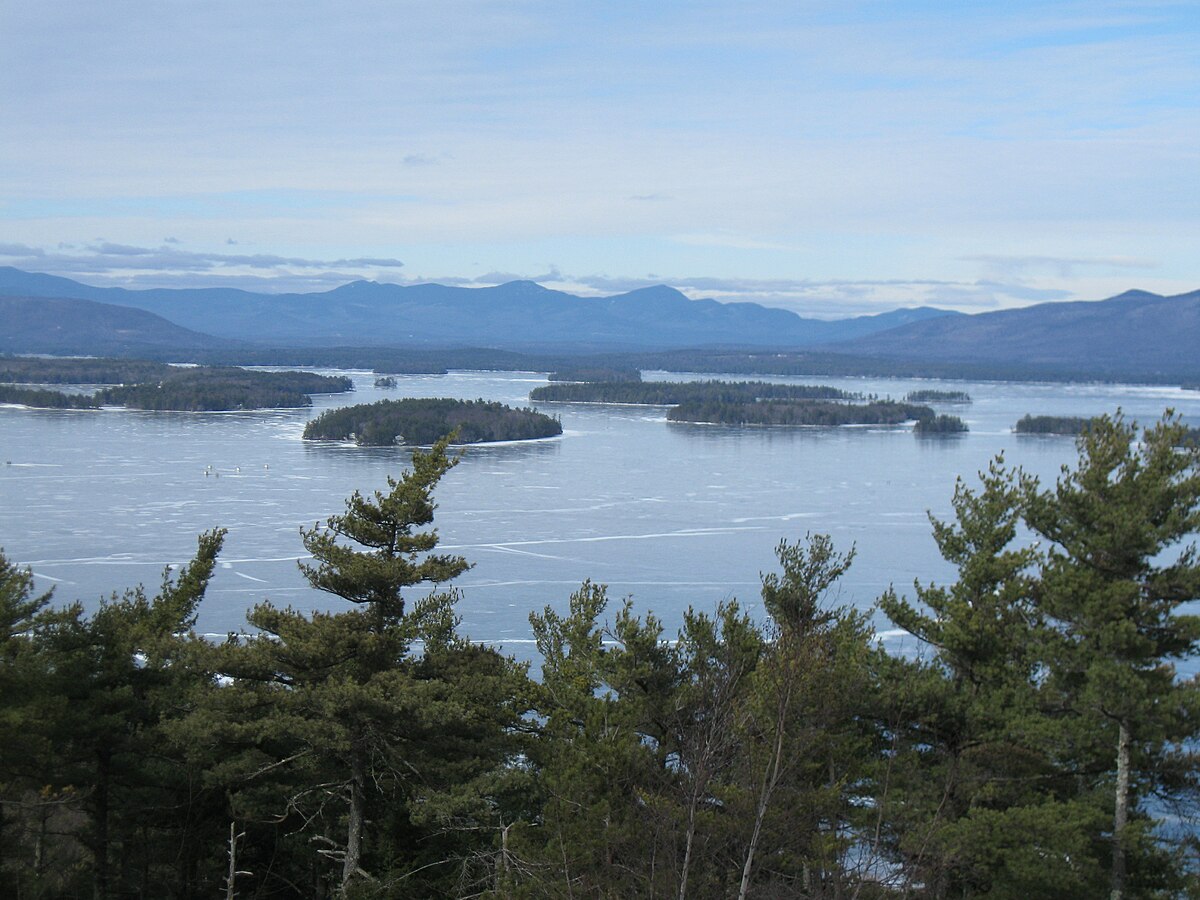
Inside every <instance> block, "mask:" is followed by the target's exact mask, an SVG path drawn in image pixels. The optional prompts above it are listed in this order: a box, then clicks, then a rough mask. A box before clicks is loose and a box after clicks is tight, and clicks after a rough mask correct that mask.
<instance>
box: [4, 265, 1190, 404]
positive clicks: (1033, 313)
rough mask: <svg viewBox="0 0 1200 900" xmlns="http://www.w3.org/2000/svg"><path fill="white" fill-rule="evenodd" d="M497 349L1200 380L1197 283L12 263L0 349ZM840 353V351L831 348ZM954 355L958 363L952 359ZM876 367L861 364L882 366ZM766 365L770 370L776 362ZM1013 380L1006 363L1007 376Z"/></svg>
mask: <svg viewBox="0 0 1200 900" xmlns="http://www.w3.org/2000/svg"><path fill="white" fill-rule="evenodd" d="M330 347H357V348H372V347H378V348H384V347H387V348H417V349H421V348H423V349H427V350H432V349H443V348H453V347H459V348H463V347H476V348H494V349H500V350H505V351H523V352H526V353H557V354H583V353H592V354H598V353H622V352H623V353H626V354H629V353H633V354H639V353H641V354H644V353H651V352H656V351H672V350H680V349H683V348H707V349H709V350H712V351H714V352H715V351H716V350H718V349H721V350H726V351H730V350H735V351H736V350H743V351H747V352H757V353H761V352H762V351H763V350H771V351H778V352H780V353H788V352H799V353H801V354H802V355H807V356H808V357H809V358H810V359H815V358H816V357H817V356H820V357H830V355H831V354H834V355H837V358H838V359H839V360H842V361H843V362H842V363H839V365H838V367H837V370H838V371H845V370H846V366H845V364H844V361H845V360H847V359H857V360H876V361H897V362H898V363H903V364H905V365H904V366H902V368H905V369H907V370H909V371H913V367H912V366H908V365H907V364H908V363H919V364H922V365H926V366H927V367H928V368H929V370H930V371H931V372H934V371H936V372H937V373H939V374H944V373H946V372H947V371H951V370H953V369H955V368H956V367H957V369H958V370H959V371H961V372H962V373H963V374H964V375H971V374H975V375H979V376H981V377H983V376H982V373H986V372H1004V373H1006V374H1007V377H1018V376H1019V375H1024V376H1027V377H1048V378H1056V377H1067V378H1071V377H1078V378H1113V379H1118V378H1123V379H1137V380H1145V381H1163V382H1175V383H1179V382H1197V381H1200V350H1198V349H1197V348H1200V291H1194V292H1191V293H1187V294H1180V295H1177V296H1173V297H1163V296H1160V295H1157V294H1151V293H1147V292H1145V291H1129V292H1127V293H1124V294H1121V295H1120V296H1118V297H1113V298H1111V299H1109V300H1101V301H1094V302H1077V303H1043V304H1039V305H1037V306H1030V307H1026V308H1024V309H1016V310H1005V311H1001V312H990V313H979V314H977V315H963V314H961V313H950V312H946V311H944V310H937V309H930V308H927V307H922V308H918V309H901V310H896V311H894V312H889V313H884V314H882V315H876V316H860V317H857V318H850V319H841V320H837V321H822V320H817V319H806V318H804V317H802V316H798V315H796V314H795V313H792V312H789V311H787V310H782V309H772V308H768V307H764V306H760V305H758V304H754V303H719V302H717V301H715V300H691V299H689V298H687V297H686V296H685V295H683V294H682V293H680V292H679V291H677V290H675V289H673V288H670V287H666V286H663V285H659V286H657V287H649V288H643V289H640V290H636V291H630V292H628V293H625V294H618V295H616V296H612V297H578V296H575V295H573V294H568V293H564V292H562V291H553V290H549V289H547V288H544V287H542V286H540V285H538V284H535V283H533V282H530V281H514V282H510V283H508V284H502V285H499V286H496V287H488V288H462V287H449V286H446V285H439V284H421V285H411V286H401V285H391V284H376V283H374V282H368V281H356V282H352V283H350V284H346V285H343V286H342V287H339V288H335V289H333V290H330V291H324V292H319V293H310V294H265V293H253V292H249V291H241V290H233V289H229V288H209V289H186V290H170V289H160V290H125V289H122V288H98V287H91V286H89V285H84V284H80V283H78V282H75V281H72V280H70V279H67V278H60V277H57V276H52V275H41V274H35V273H29V272H23V271H20V270H19V269H13V268H9V267H0V352H7V353H58V354H68V353H76V354H94V355H95V354H111V355H136V354H137V353H139V352H140V353H154V354H155V355H156V356H158V357H160V358H161V357H162V355H163V353H170V352H171V351H228V352H235V353H236V352H237V351H239V350H248V349H253V348H260V349H261V348H298V349H303V348H330ZM830 358H832V357H830ZM947 367H949V369H948V368H947ZM877 369H878V366H876V367H875V368H874V369H872V368H871V367H869V366H864V367H863V371H872V370H877ZM767 371H769V370H767ZM1000 377H1004V376H1000Z"/></svg>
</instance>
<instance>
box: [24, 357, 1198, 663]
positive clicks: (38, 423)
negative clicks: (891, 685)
mask: <svg viewBox="0 0 1200 900" xmlns="http://www.w3.org/2000/svg"><path fill="white" fill-rule="evenodd" d="M321 371H328V370H321ZM347 374H350V375H351V376H352V377H353V379H354V381H355V384H356V386H357V390H356V391H355V392H354V393H349V394H340V395H327V396H318V397H316V398H315V403H314V407H313V408H312V409H310V410H286V411H265V412H246V413H208V414H204V413H158V412H141V411H131V410H115V409H111V410H101V411H86V410H84V411H58V410H29V409H23V408H18V407H0V547H3V549H4V551H5V553H6V554H7V556H8V557H9V559H11V560H13V561H16V562H19V563H21V564H23V565H28V566H30V567H31V568H32V569H33V571H34V573H35V574H36V576H37V579H38V584H39V587H50V586H53V587H54V589H55V597H56V599H57V600H58V601H60V602H67V601H72V600H76V599H79V600H82V601H84V602H85V603H86V604H95V603H96V602H97V601H98V599H99V598H100V597H101V596H106V595H108V594H111V593H112V592H114V591H118V592H119V591H121V590H124V589H125V588H127V587H130V586H132V585H135V584H137V583H139V582H140V583H144V584H145V585H146V587H147V588H148V589H154V588H156V587H157V585H158V583H159V580H160V578H161V574H162V571H163V568H164V567H165V566H167V565H169V564H175V563H179V562H181V561H184V560H186V559H187V558H189V557H190V556H191V555H192V553H193V552H194V550H195V546H196V536H197V534H198V533H200V532H201V531H203V530H205V529H209V528H213V527H216V526H221V527H224V528H227V529H228V532H229V533H228V537H227V538H226V542H225V548H224V551H223V553H222V555H221V559H220V563H219V569H218V572H217V575H216V577H215V579H214V581H213V583H212V586H211V588H210V590H209V593H208V596H207V598H206V600H205V602H204V606H203V608H202V611H201V613H200V619H199V629H200V630H201V631H204V632H207V633H213V634H224V633H225V632H228V631H231V630H238V629H240V628H242V627H243V625H244V622H245V612H246V610H247V609H248V608H249V607H250V606H252V605H253V604H255V603H257V602H259V601H261V600H264V599H270V600H271V601H273V602H274V603H276V604H278V605H292V606H294V607H296V608H299V609H318V608H320V609H336V608H340V607H342V606H344V603H343V601H340V600H338V599H336V598H332V597H330V596H328V595H324V594H320V593H318V592H315V591H313V590H311V589H310V588H308V586H307V585H306V584H305V583H304V581H303V579H302V578H301V576H300V574H299V572H298V570H297V565H296V562H297V560H298V559H300V558H301V557H302V555H303V552H304V550H303V547H302V545H301V543H300V535H299V529H300V527H301V526H311V525H312V524H313V523H315V522H317V521H319V520H323V519H324V518H325V517H327V516H329V515H330V514H334V513H338V512H341V511H342V508H343V504H344V501H345V498H346V497H347V496H349V495H350V494H351V493H352V492H353V491H354V490H356V489H357V490H362V491H364V492H366V491H371V490H375V489H378V488H383V487H385V486H386V485H385V479H386V477H387V476H388V475H392V476H398V475H399V474H400V473H401V471H402V470H403V469H404V467H405V466H406V465H407V462H408V459H409V453H408V452H407V451H406V450H404V449H403V448H395V449H390V448H389V449H378V448H374V449H368V448H360V447H354V446H350V445H345V444H333V443H312V442H305V441H303V440H302V439H301V432H302V430H303V428H304V423H305V422H306V421H307V420H308V419H310V418H311V417H313V416H315V415H317V414H318V413H320V412H321V411H322V410H324V409H327V408H330V407H334V406H342V405H347V404H353V403H364V402H369V401H372V400H377V399H382V398H396V397H402V396H414V397H459V398H464V399H476V398H483V399H487V400H499V401H501V402H504V403H508V404H511V405H518V406H524V405H528V400H527V397H528V394H529V391H530V390H531V389H532V388H534V387H537V386H538V385H541V384H545V383H546V380H545V378H544V377H543V376H541V375H537V374H532V373H496V372H452V373H450V374H448V375H444V376H398V377H397V381H398V382H399V386H398V388H396V389H390V390H389V389H378V388H375V387H374V378H375V376H374V375H373V374H371V373H368V372H350V373H347ZM646 377H647V378H656V379H661V378H666V377H668V375H667V373H661V372H650V373H646ZM669 377H673V378H679V377H688V378H695V377H700V376H695V375H689V376H677V375H676V376H669ZM771 380H776V381H790V382H796V383H806V384H817V383H819V384H831V385H834V386H836V387H840V388H845V389H848V390H853V391H860V392H863V393H876V394H880V395H890V396H891V397H893V398H895V399H900V398H901V397H903V395H904V394H906V393H907V392H908V391H910V390H915V389H921V388H932V389H941V390H965V391H967V392H968V393H969V394H970V395H971V396H972V398H973V400H974V402H973V403H972V404H971V405H969V406H959V405H947V406H945V407H938V409H939V410H940V411H945V412H949V413H952V414H955V415H959V416H961V417H962V418H963V419H965V420H966V421H967V423H968V425H969V426H970V429H971V430H970V432H969V433H968V434H966V435H961V436H952V437H926V438H921V437H917V436H915V435H913V434H912V433H911V431H910V430H909V429H908V428H906V427H898V428H874V427H871V428H867V427H854V428H840V429H824V428H762V427H757V428H755V427H726V426H709V425H705V426H701V425H683V424H675V423H668V422H667V421H666V410H665V409H664V408H662V407H633V406H627V407H620V406H600V405H588V404H545V405H542V406H540V407H539V408H540V409H542V410H543V411H545V412H549V413H552V414H555V415H558V416H559V417H560V418H561V419H562V424H563V429H564V434H563V436H562V437H560V438H554V439H550V440H546V441H537V442H530V443H515V444H504V445H490V446H488V445H476V446H473V447H470V448H468V450H467V452H466V455H465V457H464V458H463V461H462V463H461V464H460V465H459V466H458V467H457V468H456V469H454V470H453V471H451V472H450V473H449V474H448V475H447V476H446V478H445V479H444V480H443V482H442V484H441V485H440V487H439V489H438V492H437V500H438V504H439V508H438V511H437V516H436V526H437V528H438V531H439V533H440V535H441V538H442V541H443V543H442V549H444V550H447V551H451V552H454V553H460V554H462V555H464V556H466V557H467V558H468V559H469V560H471V561H472V562H473V563H474V564H475V565H474V568H473V569H471V570H470V571H469V572H468V573H467V574H466V575H464V576H462V577H461V578H460V579H458V581H457V582H456V585H457V587H458V588H460V590H461V592H462V600H461V603H460V606H459V612H460V614H461V616H462V619H463V630H464V631H465V632H466V633H467V634H468V635H470V636H471V637H472V638H475V639H479V640H486V641H492V642H496V643H501V644H503V645H504V646H505V648H506V649H508V650H510V651H511V652H513V653H515V654H516V655H518V656H523V657H524V656H528V655H530V653H531V652H532V651H531V648H530V646H529V644H530V629H529V623H528V616H529V613H530V611H532V610H540V609H542V607H544V606H545V605H547V604H551V605H556V606H558V607H563V606H565V604H566V601H567V598H568V596H569V595H570V593H571V592H572V591H573V590H575V589H576V588H577V587H578V586H579V584H580V583H581V582H582V581H583V580H584V579H588V578H590V579H592V580H593V581H596V582H600V583H603V584H607V585H608V586H609V593H610V597H611V598H612V599H613V601H614V604H613V607H612V608H611V609H612V611H615V608H616V605H617V604H619V602H620V601H621V599H622V598H624V597H626V596H629V597H631V598H632V600H633V602H634V604H635V607H636V608H637V609H638V610H639V611H642V612H646V611H653V612H654V613H655V614H656V615H658V616H659V617H660V618H662V619H663V620H664V621H665V622H666V624H667V626H668V629H669V630H673V629H674V627H675V626H676V625H677V624H678V623H679V622H680V621H681V617H682V613H683V611H684V610H685V609H687V607H688V606H695V607H697V608H698V609H705V610H707V609H711V608H712V607H714V606H715V605H716V603H717V602H718V601H720V600H722V599H726V598H730V597H737V598H738V599H739V600H740V601H742V603H743V604H744V605H745V606H747V607H748V608H749V609H750V610H751V611H752V612H754V613H755V614H756V615H757V614H760V612H761V610H760V607H759V603H758V588H759V575H760V573H761V572H764V571H770V570H772V569H773V568H774V566H775V558H774V548H775V546H776V544H778V542H779V541H780V540H781V539H787V540H795V539H798V538H800V537H802V536H803V535H804V534H805V532H810V531H811V532H824V533H828V534H830V535H831V536H832V537H833V539H834V541H835V543H836V544H837V546H838V547H839V548H840V549H843V550H848V549H849V548H850V547H852V546H853V547H855V548H856V551H857V558H856V560H855V562H854V565H853V567H852V568H851V570H850V572H849V574H848V575H847V577H846V578H845V579H844V580H843V581H842V582H841V583H840V585H839V587H838V590H837V596H836V597H835V598H834V599H835V600H836V601H837V602H840V603H844V604H850V605H854V606H859V607H867V606H870V605H871V604H872V603H873V602H874V600H875V599H876V597H878V596H879V594H880V593H881V592H882V591H883V590H884V589H886V588H887V587H888V585H889V584H894V585H895V586H896V587H897V589H898V590H901V591H908V592H911V585H912V582H913V579H914V578H920V579H921V580H922V581H928V580H945V579H947V578H948V577H950V576H951V575H952V571H951V570H950V569H949V568H948V567H947V566H946V564H945V563H943V562H942V561H941V559H940V558H939V557H938V554H937V550H936V547H935V546H934V543H933V539H932V537H931V534H930V528H929V523H928V519H927V511H931V512H932V513H933V514H935V515H938V516H943V517H944V516H946V515H947V514H948V512H949V509H950V499H951V496H952V494H953V491H954V482H955V479H956V478H957V477H959V476H960V475H961V476H962V477H963V478H964V479H965V480H966V481H967V482H968V483H971V484H973V483H975V482H976V473H977V472H978V471H979V470H981V469H983V468H985V467H986V466H987V465H988V462H989V461H990V460H991V459H992V458H993V457H994V456H995V455H996V454H997V453H1000V452H1003V453H1004V454H1005V457H1006V460H1007V461H1008V462H1009V463H1010V464H1011V465H1014V466H1017V465H1019V466H1022V467H1024V468H1025V469H1026V470H1027V471H1029V472H1031V473H1034V474H1036V475H1038V476H1039V477H1041V478H1042V479H1043V481H1045V482H1046V483H1052V482H1053V480H1054V478H1055V477H1056V476H1057V475H1058V473H1059V471H1060V467H1061V466H1062V465H1063V464H1064V463H1070V462H1072V461H1073V460H1074V459H1075V458H1076V455H1075V447H1074V441H1073V440H1072V439H1071V438H1062V437H1034V436H1017V435H1014V434H1013V433H1012V430H1011V429H1012V426H1013V424H1014V423H1015V422H1016V421H1017V419H1019V418H1020V417H1021V416H1022V415H1024V414H1025V413H1032V414H1035V415H1072V416H1090V415H1096V414H1100V413H1105V412H1109V413H1111V412H1114V411H1115V410H1116V409H1117V408H1118V407H1119V408H1121V409H1122V410H1123V411H1124V412H1125V414H1126V415H1127V416H1128V417H1130V418H1136V419H1137V420H1139V421H1140V422H1152V421H1154V420H1156V419H1157V418H1158V417H1159V416H1160V415H1161V414H1162V412H1163V410H1164V409H1165V408H1167V407H1173V408H1174V409H1176V410H1177V411H1179V412H1180V413H1182V414H1183V415H1184V416H1185V420H1186V421H1188V422H1189V424H1192V425H1195V424H1198V423H1200V393H1196V392H1192V391H1184V390H1181V389H1177V388H1170V387H1146V386H1131V385H1110V384H1076V385H1061V384H1027V383H963V382H938V381H916V380H904V379H868V378H832V379H816V378H798V379H782V378H781V379H771ZM411 596H412V597H416V596H419V592H413V593H412V595H411ZM877 625H878V628H879V630H880V631H881V632H886V630H887V628H888V625H887V623H886V621H883V620H880V621H879V622H878V623H877Z"/></svg>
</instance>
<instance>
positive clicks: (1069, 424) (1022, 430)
mask: <svg viewBox="0 0 1200 900" xmlns="http://www.w3.org/2000/svg"><path fill="white" fill-rule="evenodd" d="M1091 423H1092V420H1091V419H1085V418H1080V417H1078V416H1031V415H1029V414H1028V413H1026V414H1025V415H1024V416H1022V417H1021V418H1020V420H1018V422H1017V424H1016V425H1014V426H1013V431H1014V432H1016V433H1017V434H1058V435H1077V434H1083V432H1084V431H1086V430H1087V429H1088V428H1089V427H1090V426H1091Z"/></svg>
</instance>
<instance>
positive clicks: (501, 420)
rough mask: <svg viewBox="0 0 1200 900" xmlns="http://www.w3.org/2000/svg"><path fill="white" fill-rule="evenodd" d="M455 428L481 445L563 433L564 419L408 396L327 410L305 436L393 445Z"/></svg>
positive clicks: (424, 440)
mask: <svg viewBox="0 0 1200 900" xmlns="http://www.w3.org/2000/svg"><path fill="white" fill-rule="evenodd" d="M452 431H453V432H457V436H456V439H455V440H456V442H457V443H462V444H477V443H484V442H488V441H524V440H532V439H535V438H545V437H554V436H555V435H558V434H562V424H561V423H560V422H559V421H558V420H557V419H554V418H552V417H550V416H547V415H543V414H542V413H539V412H537V411H535V410H532V409H513V408H512V407H509V406H505V405H504V404H503V403H497V402H494V401H486V400H451V399H447V398H437V399H418V398H408V399H404V400H380V401H379V402H377V403H360V404H358V405H356V406H346V407H342V408H341V409H331V410H328V411H327V412H324V413H322V414H321V415H319V416H317V418H315V419H313V420H312V421H311V422H309V423H308V425H307V426H305V429H304V437H305V438H306V439H308V440H330V441H344V440H354V441H355V443H357V444H359V445H361V446H367V447H390V446H392V445H394V444H418V445H422V444H433V443H434V442H435V441H437V440H438V439H439V438H440V437H442V435H445V434H449V433H450V432H452Z"/></svg>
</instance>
